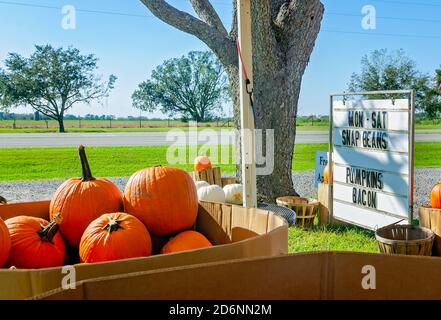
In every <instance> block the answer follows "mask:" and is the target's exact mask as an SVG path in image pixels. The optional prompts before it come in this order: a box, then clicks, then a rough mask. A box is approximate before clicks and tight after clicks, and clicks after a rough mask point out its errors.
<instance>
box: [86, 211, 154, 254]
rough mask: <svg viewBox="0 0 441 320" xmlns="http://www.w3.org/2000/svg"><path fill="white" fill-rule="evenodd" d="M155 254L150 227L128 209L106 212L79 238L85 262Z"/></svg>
mask: <svg viewBox="0 0 441 320" xmlns="http://www.w3.org/2000/svg"><path fill="white" fill-rule="evenodd" d="M151 254H152V240H151V238H150V234H149V232H148V231H147V228H146V227H145V226H144V224H143V223H142V222H141V221H139V220H138V219H137V218H135V217H134V216H132V215H130V214H126V213H121V212H117V213H110V214H103V215H102V216H101V217H99V218H98V219H95V220H94V221H92V223H91V224H90V225H89V226H88V227H87V229H86V230H85V231H84V234H83V236H82V238H81V242H80V258H81V261H82V262H103V261H113V260H120V259H128V258H137V257H146V256H150V255H151Z"/></svg>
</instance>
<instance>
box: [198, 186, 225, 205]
mask: <svg viewBox="0 0 441 320" xmlns="http://www.w3.org/2000/svg"><path fill="white" fill-rule="evenodd" d="M198 198H199V200H200V201H211V202H225V193H224V190H223V189H222V188H221V187H219V186H218V185H217V184H213V185H210V186H207V187H201V188H199V189H198Z"/></svg>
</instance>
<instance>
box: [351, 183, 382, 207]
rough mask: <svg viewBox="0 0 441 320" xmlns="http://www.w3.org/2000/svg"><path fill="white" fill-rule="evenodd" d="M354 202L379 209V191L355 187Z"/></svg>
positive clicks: (353, 191)
mask: <svg viewBox="0 0 441 320" xmlns="http://www.w3.org/2000/svg"><path fill="white" fill-rule="evenodd" d="M352 203H354V204H357V205H359V206H364V207H368V208H372V209H377V192H376V191H371V190H365V189H359V188H357V187H354V188H352Z"/></svg>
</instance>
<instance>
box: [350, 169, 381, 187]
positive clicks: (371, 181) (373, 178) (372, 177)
mask: <svg viewBox="0 0 441 320" xmlns="http://www.w3.org/2000/svg"><path fill="white" fill-rule="evenodd" d="M346 183H350V184H356V185H358V186H361V187H365V188H371V189H377V190H383V188H384V183H383V173H382V172H378V171H374V170H366V169H361V168H352V167H348V168H346Z"/></svg>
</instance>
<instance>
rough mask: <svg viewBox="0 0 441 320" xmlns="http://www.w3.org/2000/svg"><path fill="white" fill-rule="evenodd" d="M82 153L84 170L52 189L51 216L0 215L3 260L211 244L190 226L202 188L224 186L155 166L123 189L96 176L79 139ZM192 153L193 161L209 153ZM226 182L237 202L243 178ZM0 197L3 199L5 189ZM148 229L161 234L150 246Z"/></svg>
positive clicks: (0, 263) (31, 265)
mask: <svg viewBox="0 0 441 320" xmlns="http://www.w3.org/2000/svg"><path fill="white" fill-rule="evenodd" d="M79 158H80V161H81V167H82V173H83V174H82V177H81V178H71V179H68V180H67V181H65V182H64V183H62V184H61V185H60V186H59V187H58V189H57V190H56V191H55V193H54V195H53V197H52V199H51V201H50V205H49V216H50V219H51V220H50V221H47V220H45V219H42V218H38V217H32V216H23V215H21V216H15V217H13V218H10V219H7V220H5V221H3V220H1V219H0V268H3V267H4V268H9V267H14V268H26V269H39V268H48V267H58V266H63V265H64V264H65V263H69V264H70V263H77V262H82V263H95V262H105V261H114V260H120V259H128V258H138V257H148V256H151V255H152V254H163V253H173V252H180V251H184V250H194V249H200V248H206V247H211V246H212V244H211V243H210V241H209V240H208V239H207V238H206V237H205V236H204V235H203V234H201V233H199V232H196V231H191V230H190V229H191V228H193V226H194V225H195V222H196V218H197V214H198V209H199V202H198V195H199V193H200V195H199V199H203V200H206V201H216V202H225V200H226V199H225V192H224V190H223V189H222V188H221V187H219V186H217V185H209V184H208V183H207V182H205V181H197V182H195V181H193V179H192V178H191V176H190V174H189V173H188V172H186V171H183V170H181V169H178V168H173V167H166V166H157V167H151V168H145V169H142V170H139V171H137V172H135V173H134V174H133V175H132V176H131V177H130V178H129V180H128V182H127V185H126V186H125V189H124V194H123V195H121V192H120V190H119V189H118V187H117V186H116V185H114V184H113V183H112V182H111V181H110V180H107V179H105V178H94V177H93V175H92V172H91V169H90V166H89V162H88V160H87V157H86V152H85V148H84V146H80V147H79ZM197 159H198V160H197V161H195V163H198V164H202V163H205V162H204V161H206V160H204V159H203V157H198V158H197ZM207 159H208V158H207ZM208 162H209V159H208ZM205 165H207V163H205ZM209 166H211V163H210V164H209ZM198 168H199V169H200V168H201V167H198ZM198 189H199V191H198ZM239 189H240V190H239ZM225 190H226V192H227V194H228V199H229V200H231V202H233V201H234V203H239V195H238V194H239V193H241V186H240V185H233V186H232V187H229V188H226V189H225ZM239 191H240V192H239ZM0 205H6V200H5V199H4V198H2V197H0ZM151 236H152V237H153V236H154V237H161V238H162V239H163V240H161V242H158V243H156V245H155V246H153V242H154V241H152V238H151ZM160 243H162V244H163V243H166V244H165V245H163V246H162V244H160ZM161 246H162V249H161ZM158 251H160V252H158Z"/></svg>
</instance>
